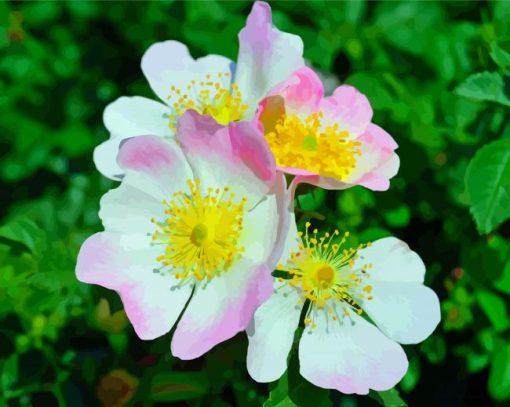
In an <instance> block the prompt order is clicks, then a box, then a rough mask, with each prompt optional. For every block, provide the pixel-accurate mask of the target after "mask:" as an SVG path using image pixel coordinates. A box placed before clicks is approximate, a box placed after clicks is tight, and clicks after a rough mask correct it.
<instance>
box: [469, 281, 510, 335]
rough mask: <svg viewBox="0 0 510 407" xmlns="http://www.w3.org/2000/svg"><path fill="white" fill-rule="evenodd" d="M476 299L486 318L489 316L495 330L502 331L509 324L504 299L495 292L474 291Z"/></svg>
mask: <svg viewBox="0 0 510 407" xmlns="http://www.w3.org/2000/svg"><path fill="white" fill-rule="evenodd" d="M476 299H477V300H478V303H479V304H480V307H481V308H482V310H483V311H484V312H485V315H487V318H489V320H490V321H491V323H492V325H493V326H494V328H496V331H504V330H505V329H506V328H507V327H508V324H509V322H508V315H507V309H506V305H505V301H503V300H502V299H501V298H500V297H499V296H497V295H496V294H493V293H491V292H490V291H485V290H484V291H478V292H477V293H476Z"/></svg>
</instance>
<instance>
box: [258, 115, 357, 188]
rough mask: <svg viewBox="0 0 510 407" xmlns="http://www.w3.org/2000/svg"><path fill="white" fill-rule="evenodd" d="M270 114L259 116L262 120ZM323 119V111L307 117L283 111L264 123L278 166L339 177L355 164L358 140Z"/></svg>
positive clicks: (340, 178)
mask: <svg viewBox="0 0 510 407" xmlns="http://www.w3.org/2000/svg"><path fill="white" fill-rule="evenodd" d="M270 117H272V116H271V114H265V115H263V116H261V118H262V121H263V122H264V119H265V118H270ZM322 122H323V114H322V112H318V113H313V114H311V115H309V116H308V117H306V118H301V117H298V116H296V115H286V114H285V113H283V115H282V116H281V117H280V118H279V119H278V120H277V121H276V123H275V124H274V125H269V126H265V129H266V132H265V137H266V140H267V143H268V145H269V147H270V148H271V151H272V152H273V154H274V156H275V158H276V164H277V165H278V166H279V167H292V168H301V169H304V170H307V171H310V172H313V173H315V174H319V175H322V176H326V177H331V178H335V179H337V180H339V181H342V180H344V179H345V178H346V177H347V176H349V174H350V173H351V172H352V170H353V169H354V168H355V166H356V157H357V156H359V155H360V154H361V150H360V149H359V148H358V147H359V146H360V145H361V144H360V143H359V142H357V141H353V140H350V139H349V133H348V132H347V131H341V130H339V126H338V124H336V123H335V124H333V125H329V126H325V125H323V123H322ZM264 124H265V123H264Z"/></svg>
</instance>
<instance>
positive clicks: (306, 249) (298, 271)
mask: <svg viewBox="0 0 510 407" xmlns="http://www.w3.org/2000/svg"><path fill="white" fill-rule="evenodd" d="M309 227H310V223H307V224H306V231H305V234H304V236H303V233H301V232H299V236H300V238H302V241H303V243H302V244H301V245H300V247H299V251H297V252H293V253H291V255H290V263H289V264H288V265H282V264H280V265H278V269H279V270H282V271H286V272H287V273H288V275H289V279H287V280H283V279H282V280H281V281H287V282H288V284H290V285H291V286H293V287H297V288H299V289H300V290H301V292H302V298H301V300H300V302H304V301H306V300H308V301H309V302H310V305H309V307H308V310H307V313H306V317H305V324H311V325H312V327H315V324H314V322H313V319H312V316H313V315H314V313H315V311H316V310H325V311H326V312H328V314H329V315H330V317H331V318H332V319H333V320H338V319H340V318H348V317H349V316H350V313H351V312H353V311H354V312H356V313H358V314H362V313H363V309H362V305H363V301H364V300H365V299H366V300H371V299H372V298H373V297H372V296H371V295H370V293H371V291H372V286H370V285H367V284H366V279H367V278H369V277H370V275H369V274H368V272H367V270H368V269H369V268H371V267H372V265H371V264H364V265H362V266H359V265H358V262H356V260H357V259H358V258H359V256H358V251H359V250H360V249H362V248H364V247H368V246H370V243H368V244H364V245H359V246H358V247H357V248H349V249H342V246H343V245H344V244H345V242H346V240H347V238H348V237H349V233H348V232H346V233H345V234H344V235H343V237H342V238H341V239H340V242H338V243H335V239H337V237H338V236H339V235H340V232H339V231H338V230H335V231H334V232H333V233H332V234H330V233H328V232H326V233H324V234H323V235H322V236H319V235H318V230H317V229H315V230H314V231H313V233H312V234H310V233H308V230H309ZM339 304H340V308H338V307H337V305H339ZM337 309H342V311H343V313H342V315H338V312H337Z"/></svg>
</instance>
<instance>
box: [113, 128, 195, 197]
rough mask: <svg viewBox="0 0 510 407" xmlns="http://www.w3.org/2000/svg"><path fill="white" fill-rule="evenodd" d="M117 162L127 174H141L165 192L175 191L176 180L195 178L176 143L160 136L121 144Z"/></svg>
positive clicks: (146, 137)
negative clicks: (129, 172) (128, 172)
mask: <svg viewBox="0 0 510 407" xmlns="http://www.w3.org/2000/svg"><path fill="white" fill-rule="evenodd" d="M117 163H118V164H119V166H120V167H121V168H122V169H124V170H125V171H131V172H137V173H141V174H143V175H144V176H146V177H148V178H150V179H151V180H153V181H156V183H157V184H160V185H161V187H162V188H163V189H166V190H168V191H173V190H174V186H175V185H176V180H177V181H179V182H180V183H183V182H184V181H185V180H186V179H189V178H192V174H191V170H190V168H189V165H188V164H187V162H186V159H185V157H184V155H183V154H182V151H181V150H180V149H179V148H178V147H177V145H176V144H175V142H174V141H171V140H165V139H163V138H161V137H157V136H139V137H133V138H131V139H128V140H126V141H125V142H124V143H122V145H121V147H120V150H119V155H118V156H117Z"/></svg>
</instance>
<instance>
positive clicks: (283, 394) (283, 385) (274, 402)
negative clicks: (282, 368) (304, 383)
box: [263, 373, 296, 407]
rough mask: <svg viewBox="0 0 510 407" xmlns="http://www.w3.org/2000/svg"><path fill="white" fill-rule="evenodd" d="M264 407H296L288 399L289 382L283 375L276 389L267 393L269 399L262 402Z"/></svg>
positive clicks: (285, 375)
mask: <svg viewBox="0 0 510 407" xmlns="http://www.w3.org/2000/svg"><path fill="white" fill-rule="evenodd" d="M263 406H264V407H296V404H295V403H294V402H293V401H292V400H291V399H290V398H289V381H288V378H287V373H285V374H284V375H283V376H282V377H281V378H280V380H278V383H277V384H276V387H275V388H274V389H272V390H271V392H270V393H269V398H268V399H267V400H266V401H265V402H264V404H263Z"/></svg>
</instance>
